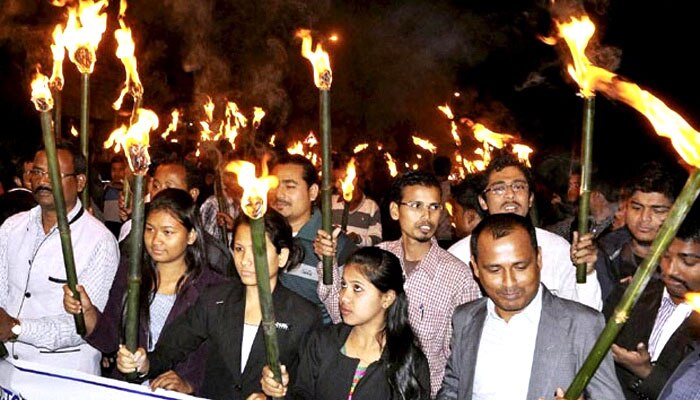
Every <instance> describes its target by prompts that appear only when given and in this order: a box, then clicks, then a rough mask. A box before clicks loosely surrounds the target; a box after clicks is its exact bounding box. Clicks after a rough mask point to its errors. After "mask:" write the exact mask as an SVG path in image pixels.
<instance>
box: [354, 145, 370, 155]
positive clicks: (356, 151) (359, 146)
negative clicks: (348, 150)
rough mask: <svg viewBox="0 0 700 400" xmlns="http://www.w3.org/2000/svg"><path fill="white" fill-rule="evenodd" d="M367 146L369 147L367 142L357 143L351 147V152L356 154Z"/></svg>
mask: <svg viewBox="0 0 700 400" xmlns="http://www.w3.org/2000/svg"><path fill="white" fill-rule="evenodd" d="M368 147H369V143H362V144H358V145H357V146H355V148H354V149H352V153H353V154H357V153H359V152H361V151H362V150H364V149H366V148H368Z"/></svg>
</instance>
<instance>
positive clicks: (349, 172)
mask: <svg viewBox="0 0 700 400" xmlns="http://www.w3.org/2000/svg"><path fill="white" fill-rule="evenodd" d="M355 176H357V173H356V172H355V157H353V158H351V159H350V162H348V167H347V169H346V170H345V179H343V180H342V181H341V182H340V186H341V187H342V189H343V203H344V204H343V217H342V219H341V220H340V221H341V222H340V226H341V228H342V230H343V232H345V231H346V230H347V228H348V215H349V214H350V201H351V200H352V194H353V192H354V191H355V186H354V185H353V184H352V181H353V180H355Z"/></svg>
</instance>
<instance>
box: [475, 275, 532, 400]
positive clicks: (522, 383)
mask: <svg viewBox="0 0 700 400" xmlns="http://www.w3.org/2000/svg"><path fill="white" fill-rule="evenodd" d="M486 310H487V313H486V319H485V321H484V328H483V330H482V332H481V340H480V341H479V353H478V355H477V357H476V366H475V371H474V386H473V388H472V399H474V400H489V399H493V400H498V399H508V400H518V399H523V400H524V399H526V398H527V392H528V388H529V386H530V372H531V371H532V360H533V358H534V355H535V344H536V342H537V329H538V326H539V323H540V314H541V312H542V286H540V287H539V289H538V290H537V295H536V296H535V298H534V299H533V300H532V301H531V302H530V304H529V305H528V306H527V307H525V309H524V310H523V311H521V312H520V313H518V314H515V315H513V316H512V317H511V318H510V320H509V321H508V322H506V321H505V320H504V319H503V318H501V317H500V316H499V315H498V313H497V312H496V306H495V304H494V303H493V301H492V300H491V299H488V300H487V301H486ZM504 377H507V381H504Z"/></svg>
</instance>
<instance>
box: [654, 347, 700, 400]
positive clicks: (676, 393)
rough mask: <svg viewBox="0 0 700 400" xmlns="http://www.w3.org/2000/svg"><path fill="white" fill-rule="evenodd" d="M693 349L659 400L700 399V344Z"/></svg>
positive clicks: (668, 382) (667, 383)
mask: <svg viewBox="0 0 700 400" xmlns="http://www.w3.org/2000/svg"><path fill="white" fill-rule="evenodd" d="M693 348H694V350H693V352H692V353H690V354H688V355H687V356H686V357H685V358H684V359H683V362H681V363H680V365H678V368H676V370H675V371H674V372H673V375H671V377H670V378H669V379H668V381H667V382H666V385H665V386H664V388H663V390H662V391H661V394H660V395H659V400H691V399H696V400H697V399H700V343H697V342H696V343H694V344H693Z"/></svg>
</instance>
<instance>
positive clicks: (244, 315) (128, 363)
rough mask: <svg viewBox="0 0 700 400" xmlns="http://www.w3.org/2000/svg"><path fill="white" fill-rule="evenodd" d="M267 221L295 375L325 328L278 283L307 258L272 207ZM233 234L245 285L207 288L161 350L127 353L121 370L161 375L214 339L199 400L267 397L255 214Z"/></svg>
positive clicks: (284, 354)
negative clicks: (314, 334) (313, 337)
mask: <svg viewBox="0 0 700 400" xmlns="http://www.w3.org/2000/svg"><path fill="white" fill-rule="evenodd" d="M264 223H265V236H266V239H267V240H266V242H267V243H266V245H267V264H268V269H269V279H270V288H271V289H272V302H273V307H274V312H275V317H276V320H277V323H276V327H277V339H278V343H279V358H280V362H281V363H284V364H285V365H287V367H288V368H289V371H290V372H291V373H292V374H293V375H294V374H295V373H296V366H297V364H298V362H299V353H300V350H301V349H302V348H303V345H304V344H305V343H306V339H307V338H308V336H309V333H310V332H311V331H312V330H313V329H314V328H316V327H317V326H318V325H320V321H321V319H320V312H319V310H318V308H317V307H316V306H314V305H313V304H312V303H311V302H309V301H307V300H305V299H304V298H302V297H300V296H298V295H297V294H295V293H293V292H291V291H290V290H288V289H287V288H285V287H284V286H282V285H280V284H278V280H277V274H278V273H279V270H280V269H283V268H286V267H288V266H289V265H292V264H295V263H298V262H299V261H300V260H301V259H302V254H301V249H300V248H299V247H298V246H295V245H294V239H293V237H292V229H291V227H290V226H289V224H288V223H287V220H286V219H285V218H284V217H283V216H282V215H280V214H279V213H277V212H276V211H274V210H268V211H267V213H266V214H265V217H264ZM233 232H234V236H233V244H232V249H233V259H234V264H235V266H236V271H238V274H239V275H240V277H241V281H242V283H243V286H242V287H241V286H240V285H232V284H228V285H219V286H216V287H212V288H210V289H209V290H207V292H206V293H204V294H203V295H202V296H201V297H200V298H199V299H198V300H197V303H196V304H195V305H194V306H193V307H192V308H190V310H188V311H187V313H186V314H185V317H184V318H180V319H178V320H177V321H176V322H175V323H173V324H172V325H171V326H169V327H168V330H167V332H165V333H164V335H163V337H161V340H160V341H159V342H158V346H157V347H156V348H155V350H154V351H152V352H146V351H145V350H144V349H143V348H140V349H138V350H137V351H136V352H135V353H131V352H130V351H128V350H127V349H126V348H125V347H122V348H120V350H119V353H118V355H117V367H118V368H119V370H120V371H122V372H125V373H126V372H133V371H137V372H138V373H139V374H142V375H144V376H146V377H153V376H157V375H158V374H160V373H162V371H165V370H167V369H169V368H172V366H173V365H175V364H176V363H177V362H179V361H180V360H183V359H185V358H186V357H187V356H188V354H190V353H191V352H192V351H193V350H194V349H196V348H197V347H199V345H200V344H201V343H202V342H204V341H206V342H207V344H208V346H209V347H208V349H209V353H208V359H207V363H206V371H205V376H204V381H203V383H202V387H201V390H200V391H199V392H198V395H199V396H201V397H206V398H210V399H246V398H248V397H249V396H251V395H252V396H255V394H256V393H260V392H262V389H261V387H260V374H261V372H262V368H263V366H264V365H265V363H266V357H265V344H264V340H263V331H262V329H261V326H260V322H261V320H262V313H261V311H260V303H259V298H258V287H257V278H256V275H255V265H254V262H253V243H252V239H251V230H250V223H249V220H248V217H246V216H245V215H239V217H238V218H237V219H236V222H235V224H234V229H233ZM260 395H262V394H260Z"/></svg>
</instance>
